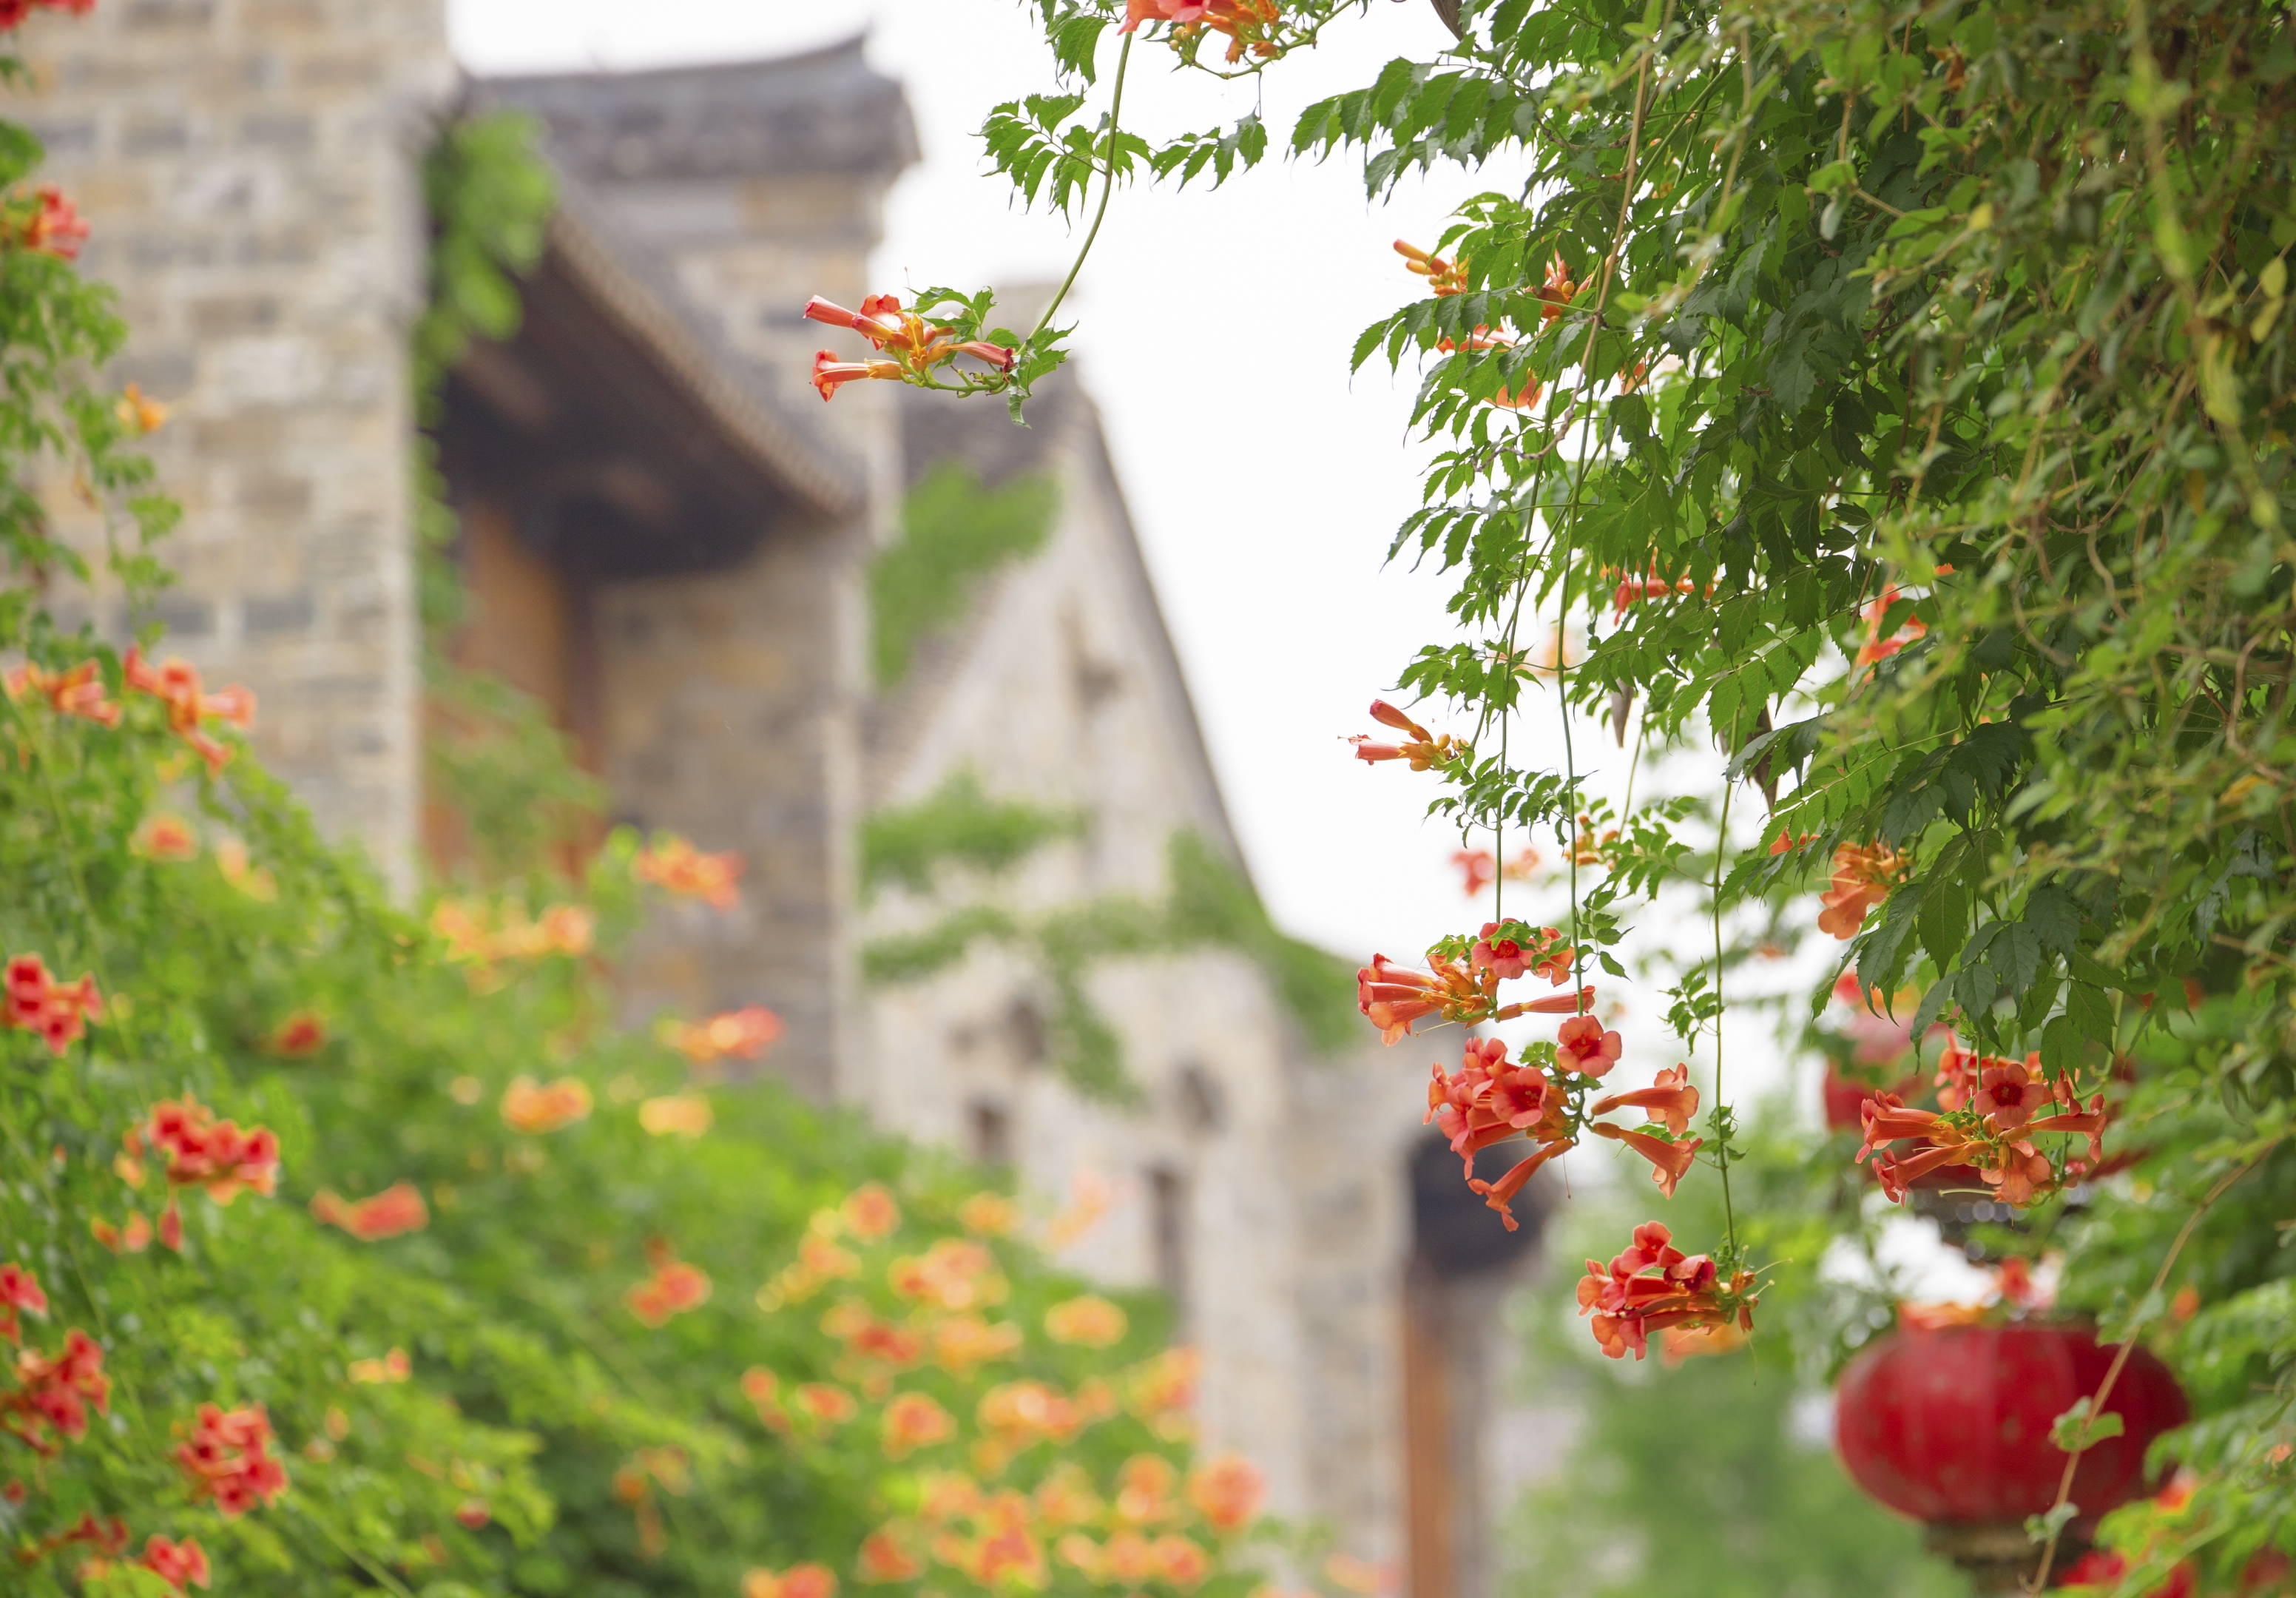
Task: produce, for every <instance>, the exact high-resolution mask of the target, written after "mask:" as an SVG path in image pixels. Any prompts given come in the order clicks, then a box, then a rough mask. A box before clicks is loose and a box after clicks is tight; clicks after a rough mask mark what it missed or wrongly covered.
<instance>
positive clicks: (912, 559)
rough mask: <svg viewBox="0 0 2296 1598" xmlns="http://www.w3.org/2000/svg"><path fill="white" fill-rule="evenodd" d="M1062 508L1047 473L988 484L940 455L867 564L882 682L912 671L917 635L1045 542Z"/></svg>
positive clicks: (964, 606)
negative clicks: (891, 535)
mask: <svg viewBox="0 0 2296 1598" xmlns="http://www.w3.org/2000/svg"><path fill="white" fill-rule="evenodd" d="M1059 508H1060V490H1059V488H1058V487H1057V486H1056V485H1055V484H1054V481H1053V480H1052V479H1051V478H1049V477H1044V476H1035V475H1029V476H1021V477H1016V478H1013V479H1011V480H1010V481H1008V482H1005V483H1001V484H999V485H998V486H997V487H996V488H985V487H983V486H982V484H981V481H980V478H979V476H978V475H976V474H975V473H974V471H972V468H971V467H969V466H967V465H965V464H964V463H963V462H961V461H942V462H939V463H937V464H935V465H934V466H933V467H931V469H930V470H929V471H926V473H925V474H924V476H923V477H922V479H920V480H919V481H918V483H917V485H916V487H915V488H912V489H910V490H909V496H908V500H907V502H906V504H904V506H903V507H902V516H901V536H900V538H899V539H898V541H897V542H896V543H894V544H893V545H891V546H890V548H888V549H886V550H885V551H884V553H881V554H880V555H879V556H878V557H877V560H876V563H875V564H874V565H873V566H872V567H871V568H870V569H869V614H870V622H871V626H872V628H873V633H872V637H873V648H874V650H875V657H874V658H875V662H876V676H877V686H878V687H880V688H891V687H894V686H896V685H898V684H899V683H900V681H901V680H902V678H904V677H905V676H907V675H908V670H909V663H910V661H911V660H912V659H913V658H914V656H915V654H916V650H917V645H918V644H920V643H922V642H923V641H924V640H925V639H926V638H928V637H930V636H931V635H933V634H935V633H938V632H939V631H941V630H943V629H944V628H946V627H948V626H949V625H950V624H951V623H952V622H954V621H955V620H956V619H958V618H959V617H961V616H963V615H964V613H965V611H967V610H968V609H969V608H970V607H971V606H972V602H973V599H974V596H975V595H976V594H979V593H980V586H981V584H982V583H983V582H985V581H986V580H987V579H988V578H989V577H990V576H992V575H994V574H995V573H996V571H997V570H999V569H1001V568H1002V567H1004V566H1005V565H1007V564H1009V563H1010V562H1012V561H1019V560H1025V559H1027V558H1028V557H1029V556H1030V555H1033V554H1035V553H1037V551H1038V550H1040V549H1042V548H1043V547H1044V546H1045V540H1046V538H1048V537H1051V536H1052V530H1053V519H1054V515H1055V514H1056V513H1057V512H1058V511H1059Z"/></svg>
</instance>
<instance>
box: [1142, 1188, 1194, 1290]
mask: <svg viewBox="0 0 2296 1598" xmlns="http://www.w3.org/2000/svg"><path fill="white" fill-rule="evenodd" d="M1148 1224H1149V1229H1150V1238H1149V1242H1150V1244H1151V1246H1152V1248H1153V1250H1154V1251H1155V1257H1156V1285H1157V1286H1159V1287H1160V1288H1162V1289H1163V1290H1164V1292H1165V1296H1166V1297H1168V1298H1169V1299H1171V1300H1172V1315H1173V1319H1174V1320H1175V1322H1177V1323H1178V1324H1179V1325H1180V1326H1181V1327H1183V1328H1185V1326H1186V1325H1187V1323H1188V1184H1187V1183H1186V1181H1185V1179H1184V1178H1183V1177H1182V1176H1180V1174H1179V1173H1178V1172H1177V1171H1175V1170H1169V1169H1167V1168H1163V1167H1158V1168H1155V1169H1152V1170H1151V1171H1150V1172H1149V1173H1148Z"/></svg>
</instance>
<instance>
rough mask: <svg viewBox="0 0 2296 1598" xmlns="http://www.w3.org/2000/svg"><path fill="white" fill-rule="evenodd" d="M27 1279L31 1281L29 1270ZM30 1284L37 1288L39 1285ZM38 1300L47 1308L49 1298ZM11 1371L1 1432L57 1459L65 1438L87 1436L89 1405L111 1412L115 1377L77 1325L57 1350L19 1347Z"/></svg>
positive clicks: (1, 1405)
mask: <svg viewBox="0 0 2296 1598" xmlns="http://www.w3.org/2000/svg"><path fill="white" fill-rule="evenodd" d="M24 1280H25V1281H26V1282H31V1278H30V1276H29V1274H26V1275H25V1277H24ZM31 1285H32V1290H33V1291H34V1292H37V1291H38V1284H37V1282H32V1283H31ZM40 1302H41V1306H42V1310H43V1313H44V1312H45V1305H46V1299H45V1298H42V1299H41V1300H40ZM20 1307H23V1306H20ZM13 1374H14V1376H15V1380H16V1385H15V1388H14V1389H12V1391H10V1392H7V1393H0V1431H5V1432H7V1433H9V1434H10V1435H11V1436H12V1437H14V1438H17V1439H18V1440H19V1441H21V1442H22V1443H23V1444H24V1445H25V1446H28V1447H29V1448H30V1449H31V1450H32V1452H33V1453H35V1454H37V1455H42V1456H43V1457H46V1458H53V1456H55V1455H58V1454H60V1453H61V1452H62V1451H63V1445H64V1444H65V1443H66V1442H78V1440H79V1439H80V1438H83V1437H86V1435H87V1412H88V1409H89V1406H90V1405H93V1406H94V1409H95V1413H96V1414H110V1413H111V1378H110V1377H108V1376H106V1375H105V1374H104V1373H103V1349H102V1347H101V1346H99V1345H98V1344H97V1342H96V1340H94V1338H92V1337H90V1336H88V1334H87V1333H86V1332H82V1331H81V1330H80V1329H79V1328H78V1327H77V1326H75V1327H73V1328H72V1329H71V1330H70V1331H69V1332H65V1333H64V1344H63V1347H62V1348H60V1349H58V1350H57V1351H56V1352H55V1353H53V1354H43V1353H41V1352H40V1351H39V1350H38V1349H37V1348H19V1349H17V1351H16V1368H15V1371H14V1373H13Z"/></svg>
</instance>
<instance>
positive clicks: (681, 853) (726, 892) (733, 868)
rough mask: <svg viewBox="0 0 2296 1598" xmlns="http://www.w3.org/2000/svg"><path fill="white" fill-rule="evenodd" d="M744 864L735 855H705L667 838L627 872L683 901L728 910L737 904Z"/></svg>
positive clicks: (684, 843)
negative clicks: (698, 900)
mask: <svg viewBox="0 0 2296 1598" xmlns="http://www.w3.org/2000/svg"><path fill="white" fill-rule="evenodd" d="M744 864H745V863H744V862H743V860H742V856H739V855H736V854H731V853H728V854H723V855H705V854H703V853H702V852H701V850H700V849H697V848H694V847H693V845H692V844H691V843H689V842H687V841H686V840H685V839H683V838H678V837H675V836H673V837H668V838H664V839H662V840H660V842H658V843H656V844H655V845H654V846H653V847H652V848H649V849H646V850H645V851H644V852H643V853H641V854H640V855H639V856H638V857H637V858H636V859H635V861H633V862H632V863H631V865H630V869H631V871H632V872H633V873H635V875H636V877H637V880H638V881H641V882H651V883H652V884H653V885H654V886H655V887H657V888H662V889H668V891H669V892H671V893H674V894H676V895H678V896H679V897H684V898H698V899H700V900H701V901H702V902H703V903H704V904H706V905H708V906H709V907H710V908H712V909H714V910H731V909H732V908H733V907H734V906H735V905H736V904H738V903H740V902H741V897H742V891H741V889H739V888H738V887H736V886H735V884H736V883H737V882H739V881H741V877H742V867H743V865H744Z"/></svg>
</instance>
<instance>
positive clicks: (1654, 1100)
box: [1587, 1065, 1698, 1137]
mask: <svg viewBox="0 0 2296 1598" xmlns="http://www.w3.org/2000/svg"><path fill="white" fill-rule="evenodd" d="M1612 1110H1642V1111H1644V1113H1645V1114H1647V1115H1648V1116H1649V1117H1650V1119H1652V1120H1654V1121H1663V1122H1664V1123H1665V1124H1666V1129H1667V1130H1668V1131H1669V1132H1671V1133H1673V1134H1674V1135H1676V1136H1677V1137H1680V1136H1681V1135H1683V1134H1684V1133H1685V1132H1687V1131H1689V1130H1690V1118H1691V1117H1692V1116H1693V1115H1696V1114H1697V1113H1698V1090H1697V1089H1696V1088H1695V1087H1693V1086H1691V1085H1690V1068H1689V1067H1688V1066H1686V1065H1677V1066H1669V1068H1668V1069H1665V1070H1662V1071H1661V1072H1659V1074H1658V1080H1657V1081H1655V1082H1653V1083H1652V1084H1651V1085H1650V1086H1648V1087H1639V1088H1636V1090H1635V1091H1634V1092H1632V1093H1614V1094H1611V1095H1610V1096H1609V1097H1608V1098H1603V1099H1597V1100H1595V1102H1594V1105H1593V1107H1592V1108H1591V1109H1589V1110H1587V1113H1588V1114H1589V1115H1608V1114H1610V1113H1611V1111H1612Z"/></svg>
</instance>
